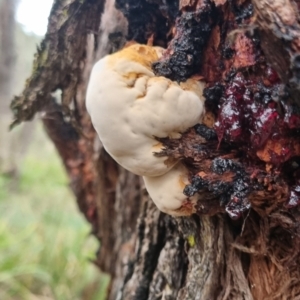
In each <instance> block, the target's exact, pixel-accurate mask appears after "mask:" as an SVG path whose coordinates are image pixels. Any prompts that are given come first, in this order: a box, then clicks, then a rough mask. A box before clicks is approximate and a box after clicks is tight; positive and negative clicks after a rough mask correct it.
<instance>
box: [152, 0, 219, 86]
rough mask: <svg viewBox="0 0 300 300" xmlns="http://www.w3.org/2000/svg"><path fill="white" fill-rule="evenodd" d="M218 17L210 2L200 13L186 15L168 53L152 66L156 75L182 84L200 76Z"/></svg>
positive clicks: (205, 2)
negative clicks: (198, 74)
mask: <svg viewBox="0 0 300 300" xmlns="http://www.w3.org/2000/svg"><path fill="white" fill-rule="evenodd" d="M216 17H217V15H216V11H215V7H214V4H213V3H212V2H210V1H209V0H207V1H204V2H203V4H202V5H201V7H199V8H197V11H185V12H183V13H182V15H181V17H180V18H179V19H178V20H177V22H176V27H175V28H176V33H175V37H174V38H173V39H172V41H171V43H170V44H169V47H168V49H167V51H166V53H165V54H164V56H163V57H162V58H161V59H160V60H159V61H158V62H156V63H154V64H153V70H154V72H155V74H156V75H158V76H165V77H167V78H170V79H172V80H176V81H178V82H180V81H185V80H186V79H188V78H189V77H190V76H191V75H193V74H195V73H197V72H199V69H200V68H201V61H202V55H203V52H204V50H205V46H206V44H207V42H208V39H209V35H210V32H211V29H212V26H213V24H214V22H215V19H216Z"/></svg>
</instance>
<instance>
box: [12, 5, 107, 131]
mask: <svg viewBox="0 0 300 300" xmlns="http://www.w3.org/2000/svg"><path fill="white" fill-rule="evenodd" d="M103 7H104V0H84V1H77V0H56V1H55V2H54V4H53V7H52V11H51V14H50V17H49V25H48V31H47V34H46V36H45V38H44V40H43V41H42V43H41V45H40V47H38V52H37V54H36V58H35V61H34V63H33V72H32V75H31V77H30V78H29V79H28V80H27V82H26V87H25V90H24V91H23V93H22V95H21V96H19V97H15V99H14V100H13V102H12V104H11V109H12V110H13V113H14V116H15V120H14V123H13V124H12V126H14V125H16V124H18V123H20V122H22V121H28V120H31V119H32V118H33V116H34V115H35V113H36V112H38V111H40V110H41V109H42V108H43V106H44V105H45V104H46V103H47V101H48V100H49V96H50V93H52V92H54V91H56V90H58V89H60V90H62V103H63V105H64V106H65V107H66V108H68V106H69V105H70V104H71V102H72V101H73V100H74V97H75V95H76V89H77V87H78V84H79V83H80V79H81V75H82V71H83V68H82V64H83V63H84V61H85V59H86V45H87V36H88V35H89V34H94V33H97V32H98V30H99V24H100V17H101V13H102V11H103Z"/></svg>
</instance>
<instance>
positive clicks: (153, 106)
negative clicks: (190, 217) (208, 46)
mask: <svg viewBox="0 0 300 300" xmlns="http://www.w3.org/2000/svg"><path fill="white" fill-rule="evenodd" d="M162 52H163V49H162V48H159V47H151V46H146V45H139V44H134V45H131V46H129V47H127V48H124V49H123V50H121V51H119V52H117V53H114V54H112V55H107V56H106V57H104V58H102V59H101V60H100V61H99V62H97V63H96V64H95V66H94V68H93V70H92V73H91V77H90V81H89V85H88V90H87V98H86V105H87V110H88V112H89V114H90V116H91V119H92V123H93V125H94V127H95V129H96V131H97V133H98V135H99V138H100V140H101V142H102V144H103V146H104V148H105V149H106V151H107V152H108V153H109V154H110V155H111V156H112V157H113V158H114V159H115V160H116V161H117V162H118V163H119V164H120V165H121V166H123V167H124V168H125V169H127V170H129V171H131V172H133V173H135V174H137V175H141V176H144V180H145V184H146V188H147V190H148V192H149V194H150V196H151V197H152V199H153V201H154V202H155V203H156V204H157V206H158V207H159V208H160V209H161V210H162V211H165V212H167V213H169V214H172V212H173V211H174V213H173V214H175V215H177V214H178V213H177V212H175V210H177V209H178V208H180V203H183V202H184V201H185V200H186V197H185V196H184V195H183V193H182V190H183V187H182V186H179V185H178V186H173V185H172V182H174V184H175V185H176V182H177V183H178V180H177V179H178V178H179V177H180V172H183V166H181V165H180V163H177V162H176V161H170V160H169V159H168V158H167V157H156V156H154V155H153V153H154V152H159V151H160V150H161V149H162V147H163V146H162V144H161V143H159V142H158V141H157V140H156V139H155V137H159V138H163V137H170V138H178V137H180V135H181V133H183V132H184V131H186V130H187V129H188V128H190V127H192V126H194V125H195V124H197V123H199V122H200V121H201V118H202V116H203V114H204V98H203V96H202V91H203V88H204V84H203V83H201V82H198V81H196V80H193V79H190V80H188V81H186V82H185V83H180V84H178V83H177V82H174V81H171V80H169V79H167V78H165V77H162V76H160V77H158V76H155V75H154V73H153V71H152V69H151V65H152V63H153V62H155V61H157V60H158V59H159V58H160V57H161V55H162ZM175 164H176V166H175V167H174V165H175ZM164 174H165V175H164ZM176 180H177V181H176ZM186 183H187V182H186ZM172 186H173V187H172ZM181 215H182V214H181Z"/></svg>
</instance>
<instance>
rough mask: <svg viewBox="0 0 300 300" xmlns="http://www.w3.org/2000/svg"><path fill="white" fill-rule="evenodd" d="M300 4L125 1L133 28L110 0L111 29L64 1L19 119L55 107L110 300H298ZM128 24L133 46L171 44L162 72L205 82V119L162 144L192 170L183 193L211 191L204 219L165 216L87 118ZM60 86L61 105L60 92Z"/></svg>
mask: <svg viewBox="0 0 300 300" xmlns="http://www.w3.org/2000/svg"><path fill="white" fill-rule="evenodd" d="M297 5H298V3H296V2H294V1H289V0H284V1H283V0H273V1H258V0H257V1H256V0H253V1H249V0H236V1H234V0H231V1H227V0H214V1H209V0H181V1H160V0H157V1H154V0H138V1H137V0H134V1H133V0H132V1H131V0H116V7H117V8H118V9H119V10H120V11H121V12H123V13H124V16H125V17H126V18H127V19H128V22H126V20H125V19H124V16H123V15H122V13H121V12H120V11H119V12H118V11H116V10H115V9H114V7H113V1H108V2H107V3H106V6H105V11H106V12H105V14H104V16H103V18H102V23H101V26H100V27H99V23H100V22H99V21H100V16H101V14H100V13H101V12H102V10H103V1H101V0H98V1H96V0H86V1H79V0H78V1H77V0H69V1H67V0H66V1H56V2H55V4H54V6H53V9H52V12H51V17H50V24H49V28H48V33H47V35H46V37H45V39H44V41H43V43H42V46H41V48H40V50H39V52H38V54H37V57H36V61H35V66H36V67H35V72H34V73H33V75H32V77H31V78H30V79H29V81H28V83H27V87H26V89H25V90H24V93H23V94H22V95H21V96H20V97H17V98H16V99H15V100H14V101H13V104H12V108H13V110H14V112H15V117H16V119H15V124H16V123H19V122H21V121H24V120H29V119H31V118H32V116H33V115H34V114H35V113H36V112H37V111H41V110H44V125H45V127H46V130H47V132H48V133H49V136H50V138H51V139H52V140H53V142H54V143H55V145H56V147H57V148H58V150H59V153H60V155H61V157H62V160H63V162H64V165H65V167H66V169H67V171H68V173H69V176H70V180H71V187H72V189H73V191H74V193H75V195H76V197H77V201H78V204H79V207H80V209H81V210H82V212H83V213H84V214H85V216H86V217H87V219H88V220H89V221H90V222H91V224H92V225H93V233H94V234H95V235H96V236H97V237H98V238H99V240H100V241H101V248H100V251H99V253H98V258H97V264H98V265H99V267H100V268H101V269H102V270H103V271H105V272H108V273H109V274H110V275H111V284H110V288H109V291H108V297H107V298H108V299H111V300H112V299H124V300H127V299H134V300H143V299H151V300H152V299H168V300H171V299H180V300H182V299H186V300H190V299H204V300H206V299H220V300H221V299H222V300H223V299H245V300H250V299H257V300H260V299H300V282H299V280H300V279H299V278H300V261H299V257H300V256H299V254H300V253H299V251H300V250H299V249H300V247H299V246H300V245H299V242H300V237H299V225H298V224H299V218H300V216H299V208H298V205H299V203H300V201H299V199H300V198H299V197H300V181H299V179H300V178H299V176H300V173H299V165H300V164H299V155H300V141H299V128H300V115H299V106H298V104H299V103H298V102H299V98H298V96H297V95H298V90H299V82H298V80H299V79H298V75H299V74H298V51H299V50H298V43H299V41H298V35H299V32H300V31H299V29H298V28H299V17H298V14H299V7H298V6H297ZM111 20H114V21H113V22H111ZM109 21H110V22H109ZM162 24H163V25H162ZM126 26H128V30H127V33H128V34H127V36H126V38H127V40H132V39H135V40H136V41H138V42H142V43H146V42H153V43H154V44H159V45H163V46H167V51H166V52H165V55H164V56H163V57H162V59H161V60H160V61H158V62H156V63H155V64H154V65H153V69H154V70H155V72H156V73H157V74H158V75H164V76H167V77H170V78H172V79H173V80H178V81H180V80H184V79H186V78H188V77H190V76H195V78H199V79H203V80H205V81H206V82H207V87H206V89H205V92H204V94H205V97H206V108H207V114H206V118H205V122H204V123H205V124H204V125H197V126H195V128H192V129H191V130H189V131H188V132H186V133H184V134H183V135H182V137H181V138H180V139H179V140H168V139H162V140H161V142H163V143H164V145H165V149H164V151H163V153H157V154H156V155H169V156H174V157H177V158H180V159H181V160H182V161H183V163H184V164H185V165H186V166H187V167H188V168H189V170H190V182H191V184H190V185H188V186H186V188H185V189H184V193H185V194H186V195H192V194H196V193H197V194H198V195H199V201H198V203H197V215H194V216H191V217H184V218H176V219H175V218H172V217H170V216H167V215H165V214H163V213H160V212H159V211H158V210H157V209H156V208H155V207H154V205H153V203H152V202H151V200H150V199H149V198H148V196H147V194H146V191H145V189H144V186H143V183H142V182H141V180H140V178H138V177H137V176H135V175H132V174H130V173H129V172H127V171H125V170H124V169H122V168H121V167H119V166H118V165H117V164H116V163H115V162H114V161H113V160H112V158H111V157H110V156H109V155H108V154H107V153H106V152H105V150H104V149H103V148H102V146H101V143H100V142H99V140H98V139H97V137H96V135H95V132H94V131H93V128H92V126H91V123H90V121H89V118H88V116H87V113H86V110H85V107H84V94H85V89H86V84H87V80H88V75H89V71H90V67H91V65H92V64H93V62H94V60H95V58H99V57H101V56H103V55H105V54H107V53H110V52H112V51H115V50H117V49H118V48H120V47H122V46H123V44H124V42H125V40H126V38H125V35H126V28H127V27H126ZM98 33H99V36H98ZM97 41H99V43H98V42H97ZM99 44H100V45H99ZM98 45H99V46H98ZM56 89H61V90H62V101H61V104H59V101H57V100H55V99H53V98H52V97H51V95H50V93H51V92H53V91H55V90H56ZM70 107H71V108H72V111H71V112H70ZM70 117H71V118H70ZM174 117H176V116H174ZM108 126H109V124H108Z"/></svg>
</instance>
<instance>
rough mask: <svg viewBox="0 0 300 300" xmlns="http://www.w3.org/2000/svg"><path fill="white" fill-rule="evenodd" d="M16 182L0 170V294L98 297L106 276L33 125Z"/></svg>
mask: <svg viewBox="0 0 300 300" xmlns="http://www.w3.org/2000/svg"><path fill="white" fill-rule="evenodd" d="M35 131H36V132H35V133H34V139H33V141H32V143H31V146H30V148H29V151H28V153H27V155H26V158H25V160H24V161H23V163H22V165H21V172H20V178H19V183H18V185H17V186H15V185H12V183H11V182H10V179H8V178H6V177H5V176H3V175H2V176H1V175H0V299H1V300H18V299H21V300H23V299H24V300H26V299H30V300H31V299H32V300H36V299H49V300H50V299H55V300H69V299H70V300H71V299H72V300H76V299H84V300H96V299H97V300H101V299H105V291H106V287H107V284H108V281H109V278H108V277H107V276H105V275H104V274H101V273H100V272H99V270H98V269H97V268H96V267H95V266H94V265H93V264H92V263H91V260H93V259H94V258H95V254H94V253H95V252H96V250H97V247H98V244H97V241H96V240H95V238H93V237H92V236H90V235H89V231H90V227H89V225H88V223H87V222H86V221H85V219H84V217H83V216H82V215H81V213H80V212H79V211H78V210H77V207H76V203H75V199H74V197H73V195H72V193H71V191H70V190H69V188H68V179H67V176H66V173H65V171H64V169H63V167H62V164H61V162H60V159H59V157H58V155H57V154H56V151H55V149H54V147H53V145H52V144H51V142H50V141H49V140H48V139H47V137H46V136H45V134H44V133H43V130H42V128H41V126H37V128H36V130H35Z"/></svg>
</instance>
